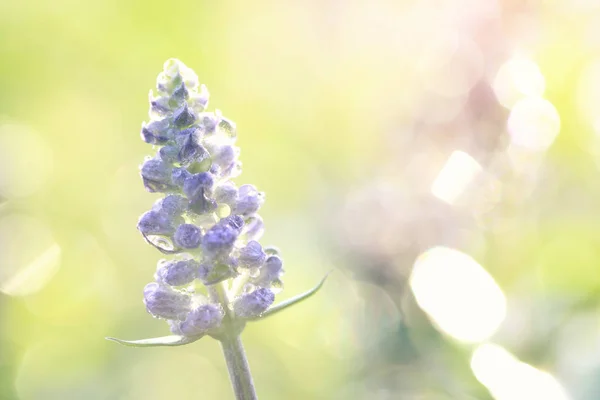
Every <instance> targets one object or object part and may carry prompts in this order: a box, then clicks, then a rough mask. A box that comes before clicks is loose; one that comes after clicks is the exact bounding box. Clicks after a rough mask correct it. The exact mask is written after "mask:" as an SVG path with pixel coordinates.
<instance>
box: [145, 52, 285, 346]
mask: <svg viewBox="0 0 600 400" xmlns="http://www.w3.org/2000/svg"><path fill="white" fill-rule="evenodd" d="M157 91H158V93H157V94H156V95H155V94H154V93H152V92H151V93H150V96H149V98H150V112H149V115H150V118H151V120H150V121H149V122H148V123H145V124H144V125H143V126H142V135H141V136H142V139H143V140H144V141H145V142H147V143H149V144H152V145H154V146H157V147H158V148H157V149H156V155H155V156H154V157H153V158H150V159H148V160H147V161H145V162H144V164H143V165H142V167H141V176H142V181H143V184H144V186H145V187H146V189H147V190H148V191H150V192H161V193H165V197H163V198H162V199H160V200H158V201H156V202H155V204H154V205H153V207H152V210H151V211H148V212H147V213H145V214H144V215H142V217H141V218H140V220H139V222H138V229H139V230H140V232H141V233H142V234H143V235H144V236H145V237H147V236H149V235H157V236H161V237H165V238H168V239H169V240H170V241H171V242H172V244H173V249H174V250H172V251H170V252H181V251H186V252H189V254H188V255H187V258H185V259H179V260H172V261H163V262H161V263H160V266H159V268H158V270H157V271H156V274H155V279H156V282H155V283H151V284H149V285H147V286H146V289H145V292H144V299H145V303H146V307H147V309H148V311H149V312H150V313H151V314H153V315H155V316H158V317H161V318H166V319H167V320H168V321H169V324H170V325H171V328H172V330H173V331H174V332H177V333H178V334H181V335H184V336H197V335H200V334H204V333H209V334H210V333H211V332H213V333H214V332H217V331H218V329H219V325H220V324H221V321H222V319H223V316H224V315H225V311H224V308H223V305H221V304H217V303H212V302H208V303H207V304H203V305H201V306H194V305H193V303H194V300H193V298H194V296H195V286H194V285H195V282H198V281H199V282H201V283H204V284H205V285H208V286H209V287H210V286H211V285H215V284H216V283H218V282H221V281H223V280H225V279H230V280H232V281H234V282H230V286H231V287H239V288H240V289H239V290H241V289H242V288H243V287H244V286H245V285H247V284H249V282H251V281H252V282H253V283H252V285H253V286H255V287H256V290H255V291H254V292H252V293H246V294H241V293H235V292H231V293H228V295H229V296H231V298H237V300H236V302H235V304H234V305H233V308H234V309H236V310H237V311H236V312H235V315H236V318H245V317H254V316H256V315H258V314H260V313H262V312H264V311H265V310H266V309H267V308H268V307H269V306H270V305H271V303H272V302H273V300H274V294H273V292H272V291H271V290H270V289H269V287H271V281H272V280H273V279H275V278H273V279H271V278H272V277H274V276H275V275H276V279H279V278H280V275H281V273H280V272H277V273H275V272H272V271H271V267H269V268H270V269H269V270H268V271H267V272H264V273H261V269H262V268H264V267H263V265H264V264H265V262H266V261H268V259H267V254H266V253H265V252H264V251H263V249H262V246H261V245H260V244H259V243H258V242H257V241H256V240H258V239H259V237H260V236H261V235H262V232H263V230H264V228H263V222H262V219H261V218H260V216H259V215H258V214H257V212H258V210H259V208H260V206H261V205H262V204H263V202H264V194H263V193H261V192H259V191H258V190H257V189H256V187H255V186H254V185H242V186H240V188H239V190H238V188H237V187H236V185H235V184H234V183H233V182H232V181H231V178H232V177H235V176H237V175H239V172H240V166H241V164H240V162H239V160H238V157H239V154H240V151H239V148H237V147H235V145H234V143H235V139H236V135H237V134H236V128H235V124H234V123H233V122H232V121H230V120H229V119H227V118H225V117H223V115H222V114H221V112H220V111H217V112H214V113H213V112H207V111H206V106H207V105H208V91H207V90H206V87H205V86H204V85H200V84H199V82H198V78H197V76H196V74H194V72H193V71H191V70H190V69H189V68H187V67H186V66H185V65H183V63H181V62H180V61H177V60H169V61H167V62H166V63H165V67H164V71H163V72H162V73H161V74H160V75H159V76H158V78H157ZM227 210H228V212H230V215H229V216H223V214H222V213H223V212H227ZM217 212H218V213H219V214H217ZM218 215H219V216H221V218H219V216H218ZM225 215H226V214H225ZM278 271H282V269H280V270H278ZM251 274H252V276H251ZM260 277H265V278H264V279H258V278H260ZM267 277H268V278H267ZM262 284H264V288H263V287H261V285H262ZM186 285H187V286H188V287H187V288H186V290H185V291H179V290H175V289H173V288H172V287H185V286H186ZM213 301H215V300H214V299H213ZM177 321H180V322H177ZM181 321H182V322H181Z"/></svg>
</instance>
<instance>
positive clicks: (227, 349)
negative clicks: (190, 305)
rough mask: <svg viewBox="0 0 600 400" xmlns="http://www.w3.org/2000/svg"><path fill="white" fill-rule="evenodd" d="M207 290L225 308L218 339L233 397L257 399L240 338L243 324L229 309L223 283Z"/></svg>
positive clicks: (212, 298)
mask: <svg viewBox="0 0 600 400" xmlns="http://www.w3.org/2000/svg"><path fill="white" fill-rule="evenodd" d="M208 292H209V295H210V297H211V300H212V301H215V302H219V303H221V304H222V305H223V309H224V310H225V317H224V318H223V326H224V328H225V332H224V333H223V335H221V336H220V337H219V338H218V339H219V341H220V342H221V348H222V349H223V355H224V356H225V362H226V363H227V370H228V371H229V379H230V380H231V386H232V387H233V392H234V394H235V398H236V400H258V397H257V396H256V391H255V389H254V382H253V381H252V375H251V374H250V366H249V365H248V360H247V359H246V352H245V351H244V346H243V345H242V340H241V338H240V333H241V331H242V329H241V328H242V327H243V326H242V327H240V326H239V322H237V321H235V319H234V318H233V317H232V315H231V313H230V311H229V307H228V305H229V298H228V297H227V290H226V288H225V286H224V284H223V283H218V284H216V285H212V286H209V287H208Z"/></svg>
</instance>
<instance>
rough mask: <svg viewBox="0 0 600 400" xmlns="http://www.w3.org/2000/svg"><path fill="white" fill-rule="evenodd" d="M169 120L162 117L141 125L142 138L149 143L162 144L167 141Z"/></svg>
mask: <svg viewBox="0 0 600 400" xmlns="http://www.w3.org/2000/svg"><path fill="white" fill-rule="evenodd" d="M168 129H169V121H168V120H167V119H162V120H158V121H152V122H151V123H149V124H148V125H146V124H144V125H143V126H142V132H141V134H140V135H141V136H142V140H143V141H144V142H146V143H149V144H164V143H166V142H168V141H169V130H168Z"/></svg>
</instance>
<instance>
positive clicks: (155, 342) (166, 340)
mask: <svg viewBox="0 0 600 400" xmlns="http://www.w3.org/2000/svg"><path fill="white" fill-rule="evenodd" d="M200 338H202V335H201V336H194V337H187V336H179V335H171V336H162V337H157V338H151V339H140V340H123V339H117V338H114V337H107V338H106V339H107V340H111V341H113V342H117V343H119V344H122V345H123V346H129V347H160V346H183V345H184V344H190V343H193V342H195V341H196V340H198V339H200Z"/></svg>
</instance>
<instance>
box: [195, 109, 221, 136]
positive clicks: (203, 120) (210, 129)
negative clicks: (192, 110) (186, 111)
mask: <svg viewBox="0 0 600 400" xmlns="http://www.w3.org/2000/svg"><path fill="white" fill-rule="evenodd" d="M199 119H200V125H202V127H203V128H204V133H206V134H211V133H214V132H215V130H216V129H217V126H218V125H219V121H220V118H219V116H217V115H216V114H215V113H212V112H204V113H202V114H200V117H199Z"/></svg>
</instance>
